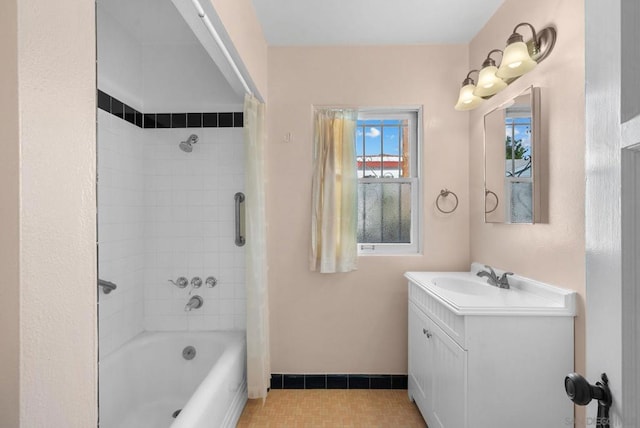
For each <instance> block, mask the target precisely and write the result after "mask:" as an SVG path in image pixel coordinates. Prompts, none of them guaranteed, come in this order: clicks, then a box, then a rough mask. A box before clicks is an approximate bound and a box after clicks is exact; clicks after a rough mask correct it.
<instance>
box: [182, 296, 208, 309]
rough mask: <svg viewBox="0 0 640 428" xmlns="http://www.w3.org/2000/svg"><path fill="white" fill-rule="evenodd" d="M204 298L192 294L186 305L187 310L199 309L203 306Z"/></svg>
mask: <svg viewBox="0 0 640 428" xmlns="http://www.w3.org/2000/svg"><path fill="white" fill-rule="evenodd" d="M203 303H204V300H202V297H200V296H191V298H190V299H189V301H188V302H187V304H186V305H185V306H184V310H185V312H191V310H192V309H198V308H201V307H202V304H203Z"/></svg>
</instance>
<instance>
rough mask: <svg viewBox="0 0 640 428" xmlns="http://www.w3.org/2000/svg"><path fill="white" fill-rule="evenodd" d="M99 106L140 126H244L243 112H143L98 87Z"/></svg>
mask: <svg viewBox="0 0 640 428" xmlns="http://www.w3.org/2000/svg"><path fill="white" fill-rule="evenodd" d="M98 108H99V109H101V110H104V111H106V112H107V113H111V114H112V115H114V116H117V117H119V118H120V119H123V120H126V121H127V122H129V123H131V124H132V125H135V126H137V127H139V128H187V127H188V128H242V127H243V125H244V114H243V112H221V113H213V112H208V113H141V112H139V111H138V110H136V109H134V108H133V107H130V106H128V105H126V104H125V103H123V102H122V101H120V100H118V99H117V98H114V97H112V96H111V95H109V94H107V93H105V92H102V91H101V90H100V89H98Z"/></svg>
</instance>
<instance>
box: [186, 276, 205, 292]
mask: <svg viewBox="0 0 640 428" xmlns="http://www.w3.org/2000/svg"><path fill="white" fill-rule="evenodd" d="M200 287H202V279H201V278H200V277H199V276H194V277H193V278H191V291H189V294H191V293H193V291H194V290H195V289H196V288H200Z"/></svg>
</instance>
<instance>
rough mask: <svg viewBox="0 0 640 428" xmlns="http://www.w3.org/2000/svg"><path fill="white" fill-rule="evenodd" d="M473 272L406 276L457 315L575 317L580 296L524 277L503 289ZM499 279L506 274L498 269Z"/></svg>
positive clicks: (473, 268)
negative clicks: (577, 300) (576, 301)
mask: <svg viewBox="0 0 640 428" xmlns="http://www.w3.org/2000/svg"><path fill="white" fill-rule="evenodd" d="M484 269H485V267H484V265H482V264H479V263H472V264H471V269H470V270H469V272H406V273H405V274H404V276H405V277H406V278H407V279H408V280H409V281H411V282H413V283H414V284H416V285H417V286H418V287H420V288H421V289H423V290H424V291H426V292H427V293H428V294H429V295H430V296H432V297H434V298H435V299H436V300H437V301H439V302H440V303H442V304H444V305H445V306H446V307H447V308H449V309H450V310H451V311H453V312H454V313H455V314H457V315H548V316H574V315H575V313H576V303H575V300H576V292H575V291H573V290H565V289H562V288H558V287H554V286H552V285H549V284H544V283H541V282H539V281H536V280H533V279H530V278H525V277H523V276H520V275H517V274H516V275H512V276H509V284H510V288H508V289H505V288H499V287H496V286H493V285H489V284H488V283H487V280H486V278H479V277H478V276H477V275H476V274H477V273H478V272H479V271H481V270H484ZM495 271H496V274H497V275H502V273H503V272H504V271H502V270H500V269H495Z"/></svg>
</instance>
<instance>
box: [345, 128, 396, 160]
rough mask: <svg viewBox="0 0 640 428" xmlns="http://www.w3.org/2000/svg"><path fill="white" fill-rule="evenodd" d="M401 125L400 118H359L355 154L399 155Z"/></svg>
mask: <svg viewBox="0 0 640 428" xmlns="http://www.w3.org/2000/svg"><path fill="white" fill-rule="evenodd" d="M402 126H403V121H402V120H359V121H358V127H357V130H356V156H376V155H381V154H385V155H395V156H399V155H401V154H402V148H401V141H402V140H401V137H400V135H401V132H402Z"/></svg>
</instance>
